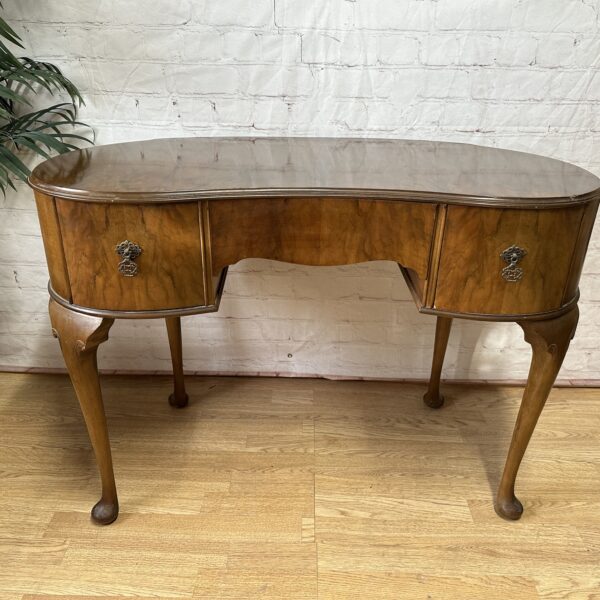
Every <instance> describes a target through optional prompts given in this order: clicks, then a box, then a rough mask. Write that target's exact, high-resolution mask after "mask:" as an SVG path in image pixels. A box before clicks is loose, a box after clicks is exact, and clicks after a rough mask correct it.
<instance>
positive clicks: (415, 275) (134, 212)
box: [29, 138, 600, 523]
mask: <svg viewBox="0 0 600 600" xmlns="http://www.w3.org/2000/svg"><path fill="white" fill-rule="evenodd" d="M29 182H30V185H31V186H32V187H33V188H34V190H35V196H36V203H37V207H38V213H39V217H40V224H41V229H42V235H43V238H44V247H45V250H46V257H47V261H48V268H49V271H50V284H49V290H50V296H51V302H50V316H51V320H52V326H53V329H54V332H55V333H56V335H57V337H58V338H59V340H60V343H61V349H62V352H63V355H64V357H65V361H66V363H67V367H68V369H69V372H70V374H71V378H72V381H73V384H74V386H75V389H76V392H77V395H78V398H79V401H80V403H81V407H82V410H83V414H84V418H85V419H86V423H87V426H88V430H89V432H90V437H91V440H92V444H93V446H94V450H95V452H96V457H97V460H98V463H99V467H100V473H101V477H102V490H103V491H102V498H101V500H100V501H99V502H98V504H96V506H95V507H94V509H93V511H92V515H93V517H94V519H95V520H96V521H98V522H101V523H108V522H111V521H113V520H114V519H115V518H116V517H117V514H118V503H117V495H116V488H115V483H114V477H113V471H112V462H111V455H110V447H109V444H108V433H107V431H106V423H105V419H104V410H103V407H102V398H101V394H100V387H99V384H98V375H97V368H96V350H97V347H98V345H99V344H100V343H101V342H103V341H105V340H106V339H107V337H108V330H109V328H110V326H111V325H112V323H113V320H114V319H115V318H156V317H162V318H165V319H166V322H167V329H168V333H169V341H170V345H171V352H172V357H173V369H174V384H175V390H174V393H173V394H172V395H171V397H170V401H171V404H173V405H174V406H183V405H185V404H186V403H187V394H186V393H185V387H184V383H183V370H182V358H181V329H180V317H181V316H184V315H189V314H197V313H205V312H211V311H216V310H218V306H219V300H220V297H221V294H222V291H223V286H224V282H225V277H226V274H227V268H228V266H230V265H232V264H235V263H237V262H238V261H240V260H242V259H245V258H266V259H273V260H279V261H286V262H291V263H297V264H305V265H339V264H353V263H358V262H364V261H369V260H391V261H394V262H396V263H397V264H398V265H399V267H400V271H401V272H402V274H403V276H404V278H405V280H406V282H407V283H408V286H409V288H410V290H411V292H412V294H413V297H414V299H415V302H416V304H417V307H418V309H419V310H420V311H421V312H424V313H428V314H433V315H436V316H437V327H436V339H435V349H434V360H433V367H432V375H431V380H430V383H429V389H428V391H427V393H426V394H425V402H426V404H427V405H428V406H431V407H436V408H437V407H439V406H441V405H442V403H443V397H442V396H441V395H440V391H439V383H440V374H441V368H442V362H443V358H444V353H445V349H446V344H447V341H448V336H449V333H450V326H451V323H452V318H453V317H460V318H470V319H486V320H494V321H514V322H517V323H518V324H519V325H520V326H521V327H522V328H523V329H524V331H525V339H526V340H527V341H528V342H529V343H530V344H531V345H532V349H533V360H532V365H531V370H530V376H529V380H528V384H527V387H526V389H525V393H524V396H523V402H522V407H521V411H520V413H519V416H518V419H517V424H516V426H515V432H514V435H513V440H512V443H511V446H510V449H509V454H508V459H507V462H506V467H505V470H504V474H503V477H502V481H501V483H500V487H499V491H498V497H497V500H496V505H495V506H496V511H497V512H498V513H499V514H500V515H501V516H504V517H507V518H512V519H515V518H519V517H520V516H521V513H522V511H523V507H522V505H521V504H520V502H519V501H518V500H517V499H516V497H515V496H514V482H515V478H516V475H517V470H518V467H519V464H520V462H521V459H522V457H523V454H524V452H525V448H526V447H527V443H528V441H529V438H530V437H531V434H532V432H533V429H534V427H535V424H536V422H537V418H538V417H539V414H540V412H541V410H542V407H543V405H544V402H545V400H546V398H547V396H548V393H549V391H550V388H551V387H552V385H553V383H554V380H555V378H556V375H557V373H558V370H559V368H560V366H561V364H562V360H563V358H564V355H565V353H566V351H567V348H568V345H569V341H570V339H571V338H572V336H573V335H574V332H575V328H576V325H577V319H578V310H577V300H578V295H579V292H578V283H579V278H580V275H581V270H582V266H583V261H584V258H585V253H586V249H587V245H588V242H589V238H590V235H591V231H592V227H593V223H594V219H595V215H596V211H597V208H598V201H599V199H600V180H599V179H598V178H597V177H595V176H594V175H592V174H591V173H589V172H587V171H585V170H584V169H581V168H579V167H576V166H574V165H570V164H568V163H565V162H562V161H558V160H554V159H550V158H545V157H540V156H536V155H533V154H527V153H522V152H514V151H509V150H500V149H496V148H485V147H480V146H474V145H468V144H455V143H448V142H425V141H410V140H404V141H402V140H391V139H339V138H182V139H159V140H148V141H142V142H129V143H123V144H114V145H108V146H99V147H95V148H91V149H89V148H88V149H83V150H78V151H74V152H70V153H68V154H65V155H62V156H58V157H55V158H52V159H49V160H47V161H45V162H44V163H42V164H41V165H39V166H38V167H37V168H36V169H35V170H34V171H33V173H32V175H31V177H30V180H29Z"/></svg>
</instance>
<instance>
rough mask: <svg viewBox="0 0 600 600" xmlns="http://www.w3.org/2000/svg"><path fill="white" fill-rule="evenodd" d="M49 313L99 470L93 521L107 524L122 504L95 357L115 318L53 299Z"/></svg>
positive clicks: (115, 515) (115, 516)
mask: <svg viewBox="0 0 600 600" xmlns="http://www.w3.org/2000/svg"><path fill="white" fill-rule="evenodd" d="M49 311H50V321H51V323H52V331H53V333H54V335H55V336H56V337H57V338H58V340H59V342H60V348H61V350H62V354H63V356H64V359H65V363H66V365H67V370H68V371H69V375H70V377H71V381H72V383H73V387H74V388H75V393H76V394H77V399H78V400H79V405H80V407H81V412H82V413H83V418H84V419H85V424H86V427H87V430H88V434H89V436H90V441H91V442H92V447H93V449H94V454H95V455H96V462H97V463H98V468H99V470H100V477H101V480H102V497H101V498H100V500H99V501H98V502H97V504H96V505H95V506H94V507H93V508H92V519H93V520H94V521H95V522H96V523H99V524H101V525H108V524H109V523H112V522H113V521H114V520H115V519H116V518H117V516H118V514H119V502H118V499H117V489H116V486H115V477H114V474H113V466H112V457H111V452H110V442H109V439H108V429H107V426H106V417H105V414H104V404H103V402H102V392H101V390H100V381H99V379H98V364H97V360H96V354H97V350H98V346H99V345H100V344H101V343H102V342H104V341H106V340H107V339H108V331H109V329H110V328H111V326H112V324H113V322H114V319H103V318H100V317H90V316H87V315H83V314H81V313H77V312H74V311H72V310H69V309H67V308H65V307H63V306H61V305H60V304H58V303H57V302H55V301H54V300H50V306H49Z"/></svg>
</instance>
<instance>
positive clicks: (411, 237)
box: [208, 197, 436, 279]
mask: <svg viewBox="0 0 600 600" xmlns="http://www.w3.org/2000/svg"><path fill="white" fill-rule="evenodd" d="M208 212H209V219H208V220H209V222H210V243H211V254H212V270H213V274H218V273H219V272H220V271H221V269H222V268H223V267H225V266H227V265H232V264H234V263H236V262H238V261H239V260H241V259H243V258H268V259H271V260H280V261H283V262H289V263H296V264H304V265H348V264H355V263H360V262H366V261H370V260H393V261H396V262H398V263H400V264H402V265H403V266H405V267H408V268H411V269H412V270H414V271H415V272H416V273H417V274H418V275H419V276H420V277H421V278H423V279H425V278H426V277H427V272H428V266H429V256H430V250H431V240H432V237H433V231H434V225H435V215H436V205H434V204H424V203H419V202H401V201H397V200H392V201H386V200H372V199H369V200H367V199H364V200H360V199H355V198H328V197H315V198H256V199H247V198H246V199H244V198H242V199H234V200H213V201H210V202H209V203H208Z"/></svg>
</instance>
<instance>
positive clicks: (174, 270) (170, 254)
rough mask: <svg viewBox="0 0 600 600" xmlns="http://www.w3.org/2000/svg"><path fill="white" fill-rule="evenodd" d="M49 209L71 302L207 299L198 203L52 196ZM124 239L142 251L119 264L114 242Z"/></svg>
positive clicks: (152, 305) (124, 305)
mask: <svg viewBox="0 0 600 600" xmlns="http://www.w3.org/2000/svg"><path fill="white" fill-rule="evenodd" d="M56 208H57V213H58V219H59V223H60V229H61V234H62V240H63V247H64V253H65V259H66V265H67V271H68V275H69V281H70V285H71V292H72V298H73V303H74V304H78V305H80V306H86V307H90V308H97V309H105V310H160V309H168V308H183V307H188V306H199V305H204V304H206V293H205V289H204V283H205V278H204V269H203V246H202V237H201V235H202V234H201V226H200V217H199V211H198V203H197V202H193V203H191V202H190V203H181V204H179V203H178V204H175V203H174V204H160V205H148V204H144V205H133V204H100V203H89V202H81V201H72V200H61V199H58V198H57V199H56ZM126 240H128V241H130V242H133V243H134V244H137V245H138V246H139V247H140V249H141V253H140V254H139V256H137V257H135V258H133V259H132V260H129V261H126V264H125V265H122V267H121V270H120V269H119V265H120V263H121V262H122V261H124V259H126V258H127V256H125V257H124V256H120V255H119V254H118V253H117V251H116V247H117V245H118V244H120V243H121V242H124V241H126ZM131 263H134V265H135V266H134V265H132V264H131ZM128 272H129V276H128V275H127V274H126V273H128Z"/></svg>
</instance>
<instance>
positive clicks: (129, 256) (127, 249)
mask: <svg viewBox="0 0 600 600" xmlns="http://www.w3.org/2000/svg"><path fill="white" fill-rule="evenodd" d="M115 252H116V253H117V254H118V255H119V256H120V257H121V258H122V259H123V260H122V261H121V262H120V263H119V266H118V269H119V273H121V275H123V276H124V277H135V276H136V275H137V274H138V272H139V269H138V266H137V264H136V263H135V259H136V258H137V257H138V256H139V255H140V254H141V253H142V249H141V248H140V247H139V246H138V245H137V244H135V243H134V242H130V241H129V240H125V241H123V242H121V243H119V244H117V245H116V246H115Z"/></svg>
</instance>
